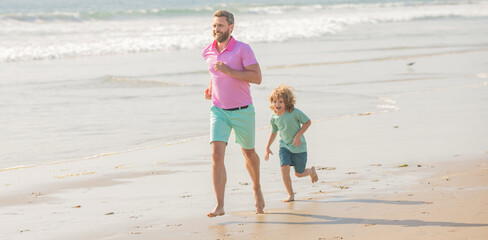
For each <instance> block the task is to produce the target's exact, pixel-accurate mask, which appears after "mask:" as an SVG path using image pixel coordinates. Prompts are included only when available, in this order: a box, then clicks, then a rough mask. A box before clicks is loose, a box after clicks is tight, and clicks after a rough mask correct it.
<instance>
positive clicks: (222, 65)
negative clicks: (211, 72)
mask: <svg viewBox="0 0 488 240" xmlns="http://www.w3.org/2000/svg"><path fill="white" fill-rule="evenodd" d="M214 69H215V71H219V72H222V73H225V74H229V73H230V67H229V66H227V64H225V63H223V62H216V63H215V65H214Z"/></svg>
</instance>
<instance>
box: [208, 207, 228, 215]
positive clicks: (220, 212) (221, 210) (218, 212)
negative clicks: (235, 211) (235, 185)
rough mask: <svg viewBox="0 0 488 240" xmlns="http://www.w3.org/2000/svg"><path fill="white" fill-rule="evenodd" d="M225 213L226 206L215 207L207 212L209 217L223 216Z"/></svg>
mask: <svg viewBox="0 0 488 240" xmlns="http://www.w3.org/2000/svg"><path fill="white" fill-rule="evenodd" d="M224 214H225V211H224V208H219V207H215V209H214V210H213V211H212V212H210V213H208V214H207V217H209V218H214V217H218V216H223V215H224Z"/></svg>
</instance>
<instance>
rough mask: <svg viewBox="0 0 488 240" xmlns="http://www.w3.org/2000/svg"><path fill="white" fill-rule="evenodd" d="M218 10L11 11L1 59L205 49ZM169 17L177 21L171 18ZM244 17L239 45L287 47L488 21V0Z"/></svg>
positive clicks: (0, 23) (251, 10)
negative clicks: (414, 26)
mask: <svg viewBox="0 0 488 240" xmlns="http://www.w3.org/2000/svg"><path fill="white" fill-rule="evenodd" d="M212 10H213V9H191V11H190V10H186V12H184V14H183V15H184V17H178V14H177V13H175V12H177V11H175V10H172V11H169V10H167V9H147V10H144V9H141V10H125V11H119V12H111V13H105V12H88V13H79V12H52V13H24V14H20V13H19V14H4V15H0V35H1V36H2V38H0V61H3V62H9V61H25V60H39V59H53V58H72V57H78V56H94V55H109V54H124V53H135V52H149V51H174V50H181V49H197V48H202V47H203V46H204V45H205V44H206V43H208V42H209V41H211V40H212V38H211V35H210V33H211V26H210V25H211V20H210V19H209V17H208V16H207V15H201V14H196V13H197V12H201V11H203V12H210V11H212ZM170 13H171V14H173V15H172V16H173V17H169V18H168V17H166V16H167V15H168V14H170ZM238 13H239V15H238V18H237V24H238V25H237V26H238V27H236V28H235V31H234V35H235V36H236V37H237V38H239V39H240V40H242V41H245V42H248V43H260V42H283V41H288V40H292V39H304V38H316V37H320V36H324V35H328V34H335V33H338V32H341V31H343V30H345V29H347V28H348V27H350V26H353V25H357V24H380V23H384V22H401V21H414V20H419V19H431V18H449V17H467V18H470V17H488V2H486V1H483V2H475V3H469V2H468V3H458V4H420V3H419V4H406V3H382V4H340V5H319V4H314V5H296V6H295V5H283V6H255V7H253V6H250V7H244V8H239V11H238ZM141 16H142V17H141ZM154 16H156V17H154Z"/></svg>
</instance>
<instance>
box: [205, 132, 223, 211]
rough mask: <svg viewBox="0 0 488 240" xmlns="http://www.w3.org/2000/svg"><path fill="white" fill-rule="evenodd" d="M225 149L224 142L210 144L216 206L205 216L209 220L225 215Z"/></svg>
mask: <svg viewBox="0 0 488 240" xmlns="http://www.w3.org/2000/svg"><path fill="white" fill-rule="evenodd" d="M225 147H226V143H225V142H220V141H215V142H212V179H213V187H214V191H215V198H216V199H217V206H215V208H214V209H213V210H212V211H211V212H210V213H208V214H207V216H208V217H211V218H212V217H217V216H222V215H224V214H225V211H224V196H225V184H226V183H227V172H226V171H225V164H224V157H225Z"/></svg>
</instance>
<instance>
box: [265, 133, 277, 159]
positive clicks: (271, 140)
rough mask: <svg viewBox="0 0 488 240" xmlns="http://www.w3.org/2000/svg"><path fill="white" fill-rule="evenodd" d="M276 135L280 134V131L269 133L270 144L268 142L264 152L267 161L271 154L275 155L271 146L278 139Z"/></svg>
mask: <svg viewBox="0 0 488 240" xmlns="http://www.w3.org/2000/svg"><path fill="white" fill-rule="evenodd" d="M276 135H278V132H275V133H271V134H270V135H269V139H268V144H266V152H265V153H264V160H266V161H267V160H268V159H269V154H271V155H273V152H272V151H271V149H270V147H271V144H273V142H274V140H275V139H276Z"/></svg>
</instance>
